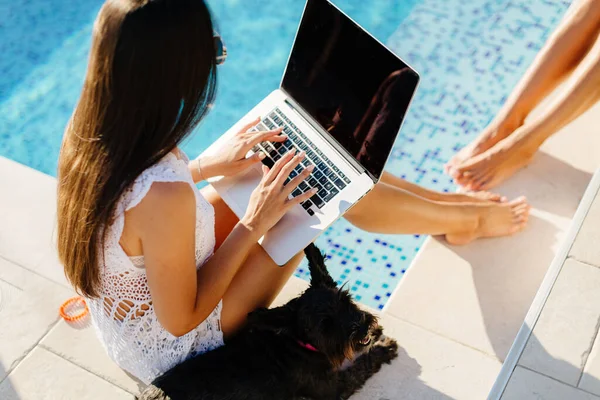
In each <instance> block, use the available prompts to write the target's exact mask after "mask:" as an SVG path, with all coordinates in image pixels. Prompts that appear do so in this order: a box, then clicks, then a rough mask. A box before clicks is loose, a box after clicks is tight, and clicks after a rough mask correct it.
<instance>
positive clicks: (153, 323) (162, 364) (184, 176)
mask: <svg viewBox="0 0 600 400" xmlns="http://www.w3.org/2000/svg"><path fill="white" fill-rule="evenodd" d="M182 157H183V160H180V159H178V158H177V157H176V156H175V155H173V154H171V153H169V154H168V155H167V156H166V157H164V158H163V159H162V160H161V161H159V162H158V163H157V164H156V165H154V166H152V167H150V168H148V169H147V170H145V171H144V172H142V174H140V176H139V177H138V178H137V179H136V180H135V181H134V183H133V184H132V185H131V187H130V188H129V189H128V190H127V191H125V192H124V193H123V195H122V197H121V199H120V200H119V202H118V204H117V207H116V210H115V219H114V222H113V224H112V225H111V226H109V227H108V232H107V237H106V243H105V246H104V249H102V250H104V251H103V253H104V254H102V251H101V252H100V266H99V267H100V271H101V287H100V297H99V298H95V299H87V301H88V304H89V306H90V313H91V315H92V321H93V324H94V327H95V328H96V332H97V334H98V336H99V338H100V340H101V342H102V343H103V345H104V347H105V348H106V351H107V352H108V354H109V356H110V357H111V358H112V359H113V360H114V361H115V362H116V363H117V364H118V365H119V366H120V367H121V368H123V369H125V370H126V371H128V372H129V373H131V374H133V375H134V376H136V377H137V378H139V379H140V380H141V381H143V382H145V383H150V382H151V381H152V380H153V379H154V378H156V377H157V376H159V375H161V374H162V373H164V372H166V371H167V370H169V369H170V368H171V367H173V366H175V365H176V364H179V363H180V362H182V361H184V360H186V359H187V358H189V357H190V356H193V355H196V354H199V353H203V352H206V351H208V350H212V349H214V348H216V347H219V346H221V345H223V334H222V332H221V329H220V323H219V320H220V315H221V306H222V304H221V302H219V304H218V305H217V307H216V308H215V309H214V311H213V312H212V313H211V314H210V316H209V317H208V318H207V319H206V320H205V321H204V322H202V323H201V324H200V325H198V327H196V329H194V330H193V331H191V332H189V333H188V334H186V335H184V336H182V337H179V338H178V337H175V336H173V335H172V334H170V333H169V332H168V331H167V330H165V329H164V328H163V327H162V325H161V324H160V323H159V322H158V319H157V317H156V314H155V313H154V308H153V306H152V297H151V296H150V291H149V289H148V285H147V280H146V270H145V268H144V257H143V256H138V257H128V256H127V255H126V254H125V252H124V251H123V249H122V247H121V246H120V244H119V240H120V238H121V234H122V232H123V225H124V222H125V216H124V214H125V211H127V210H129V209H131V208H133V207H135V206H136V205H137V204H139V203H140V201H141V200H142V199H143V198H144V196H145V195H146V193H148V190H150V187H151V186H152V183H153V182H187V183H189V184H190V185H191V186H192V187H193V188H194V192H195V193H196V265H197V266H198V267H200V266H202V264H204V262H206V260H207V259H208V258H209V257H210V256H212V254H213V251H214V247H215V229H214V225H215V216H214V209H213V207H212V206H211V204H210V203H208V202H207V201H206V200H205V199H204V198H203V197H202V195H201V194H200V192H199V191H198V190H197V189H196V186H195V185H194V182H193V181H192V177H191V174H190V172H189V170H188V166H187V164H188V160H187V157H185V155H183V156H182ZM103 256H104V257H103Z"/></svg>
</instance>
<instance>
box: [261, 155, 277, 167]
mask: <svg viewBox="0 0 600 400" xmlns="http://www.w3.org/2000/svg"><path fill="white" fill-rule="evenodd" d="M262 163H263V164H265V165H266V166H267V167H269V168H273V165H275V161H273V160H271V159H270V158H269V157H265V158H263V160H262Z"/></svg>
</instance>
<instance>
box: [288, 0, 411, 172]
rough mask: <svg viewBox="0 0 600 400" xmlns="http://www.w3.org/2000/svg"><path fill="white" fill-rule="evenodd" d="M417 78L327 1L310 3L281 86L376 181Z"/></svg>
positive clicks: (403, 64) (400, 123) (396, 133)
mask: <svg viewBox="0 0 600 400" xmlns="http://www.w3.org/2000/svg"><path fill="white" fill-rule="evenodd" d="M418 81H419V77H418V75H417V73H416V72H414V70H412V69H410V68H409V67H408V66H407V65H406V64H405V63H403V62H402V61H401V60H400V59H399V58H398V57H396V56H395V55H394V54H393V53H392V52H390V51H389V50H388V49H387V48H385V47H384V46H383V45H381V44H380V43H379V42H377V40H375V39H374V38H373V37H371V36H370V35H369V34H368V33H367V32H365V31H364V30H363V29H362V28H360V27H359V26H358V25H356V24H355V23H354V22H352V21H351V20H350V19H349V18H348V17H346V16H345V15H344V14H342V13H341V12H340V11H339V10H338V9H336V8H335V7H334V6H333V5H331V4H330V3H329V2H328V1H326V0H308V4H307V6H306V10H305V12H304V16H303V18H302V21H301V22H300V28H299V30H298V34H297V37H296V41H295V43H294V47H293V49H292V53H291V55H290V60H289V62H288V66H287V70H286V73H285V76H284V78H283V83H282V87H283V89H284V90H285V91H286V92H288V94H289V95H290V96H291V97H293V98H294V100H295V101H296V102H297V103H298V104H300V105H301V106H302V107H303V108H304V109H305V110H306V111H307V112H308V113H310V115H311V116H312V117H313V118H314V119H315V120H316V121H318V122H319V123H320V124H321V126H322V127H323V129H325V130H326V131H328V132H329V133H330V134H331V135H332V136H333V137H334V138H335V139H336V140H337V141H338V142H339V143H340V144H341V145H342V146H343V147H344V148H345V149H346V150H347V151H348V152H349V153H350V154H352V155H353V156H354V157H355V158H356V159H357V161H358V162H359V163H360V164H361V165H362V166H363V167H365V169H366V170H367V171H369V172H370V173H371V174H372V175H373V176H374V177H376V178H379V177H380V176H381V173H382V172H383V167H384V165H385V162H386V161H387V158H388V156H389V154H390V153H391V150H392V147H393V145H394V141H395V140H396V136H397V135H398V132H399V130H400V126H401V125H402V121H403V119H404V116H405V114H406V111H407V109H408V106H409V104H410V101H411V99H412V96H413V94H414V92H415V90H416V87H417V83H418Z"/></svg>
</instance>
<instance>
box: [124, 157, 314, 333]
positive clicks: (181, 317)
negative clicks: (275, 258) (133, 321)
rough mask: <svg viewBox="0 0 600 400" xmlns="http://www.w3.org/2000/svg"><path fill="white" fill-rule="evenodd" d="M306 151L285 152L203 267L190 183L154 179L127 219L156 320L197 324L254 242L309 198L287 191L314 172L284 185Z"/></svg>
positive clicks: (172, 328)
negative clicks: (197, 252)
mask: <svg viewBox="0 0 600 400" xmlns="http://www.w3.org/2000/svg"><path fill="white" fill-rule="evenodd" d="M303 158H304V154H303V153H302V154H300V155H296V156H294V155H293V154H292V152H290V153H288V154H286V155H284V156H283V157H282V158H281V159H280V160H279V161H277V163H275V165H274V166H273V169H272V170H270V171H269V170H268V168H266V167H263V173H264V176H263V179H262V180H261V182H260V184H259V185H258V187H257V188H256V189H255V190H254V192H253V193H252V196H251V197H250V202H249V205H248V210H247V211H246V215H245V216H244V218H242V221H240V222H239V223H238V224H237V225H236V226H235V227H234V229H233V231H232V232H231V233H230V234H229V236H228V237H227V239H225V241H224V242H223V244H222V245H221V246H220V247H219V249H218V250H217V251H216V252H215V254H214V255H213V256H212V257H211V259H210V260H208V261H207V262H206V263H205V264H204V265H203V266H202V268H200V270H199V271H197V270H196V263H195V237H196V235H195V229H196V197H195V193H194V190H195V189H194V188H192V187H191V186H190V185H189V184H187V183H180V182H176V183H173V182H155V183H154V184H153V185H152V187H151V188H150V191H149V192H148V194H147V195H146V197H144V199H143V200H142V201H141V202H140V204H138V205H137V206H136V207H135V208H133V209H132V210H130V211H128V213H129V215H128V218H127V223H128V224H129V223H131V225H129V226H130V228H131V229H132V230H133V233H134V234H135V235H136V236H138V237H139V238H140V240H141V245H142V249H143V254H144V261H145V264H146V275H147V279H148V287H149V288H150V295H151V297H152V304H153V306H154V310H155V312H156V316H157V317H158V320H159V321H160V323H161V324H162V325H163V327H164V328H165V329H166V330H168V331H169V332H170V333H172V334H173V335H175V336H182V335H185V334H186V333H188V332H189V331H191V330H192V329H194V328H195V327H196V326H198V325H199V324H200V323H201V322H202V321H204V320H205V319H206V318H207V317H208V316H209V315H210V313H211V312H212V311H213V310H214V308H215V307H216V305H217V304H218V303H219V301H220V300H221V299H222V298H223V295H224V294H225V291H226V290H227V288H228V287H229V285H230V284H231V281H232V280H233V277H234V276H235V275H236V273H237V272H238V270H239V268H240V267H241V266H242V264H243V263H244V261H245V260H246V257H247V256H248V253H249V252H250V250H251V249H252V246H254V245H255V244H256V242H257V241H258V239H259V238H260V237H261V236H262V235H263V234H264V233H266V232H267V231H268V230H269V229H271V227H272V226H273V225H275V224H276V223H277V221H279V220H280V219H281V217H283V215H284V214H285V213H286V212H287V211H288V210H289V209H290V208H291V207H293V206H294V205H296V204H299V203H300V202H302V201H304V200H306V199H308V198H309V197H311V196H312V195H313V194H314V193H315V191H314V189H313V190H312V191H308V192H305V193H303V194H301V195H299V196H297V197H295V198H293V199H291V200H288V196H289V195H290V194H291V193H292V191H293V190H294V189H295V188H296V187H297V186H298V185H299V184H300V182H302V181H303V180H304V179H306V177H307V176H308V175H309V174H310V172H311V171H312V167H309V168H306V169H305V170H304V171H303V172H302V173H301V174H299V175H298V176H296V177H295V178H294V179H292V180H291V181H290V182H289V183H288V184H285V179H286V177H288V176H289V175H290V173H291V172H292V170H294V168H295V167H296V166H297V165H298V164H299V163H300V161H302V159H303Z"/></svg>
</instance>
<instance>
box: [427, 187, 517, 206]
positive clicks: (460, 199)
mask: <svg viewBox="0 0 600 400" xmlns="http://www.w3.org/2000/svg"><path fill="white" fill-rule="evenodd" d="M439 201H443V202H446V203H506V202H507V201H508V199H507V198H506V196H502V195H499V194H497V193H491V192H471V191H468V190H464V189H462V188H461V190H459V192H458V193H444V194H443V197H442V198H440V199H439Z"/></svg>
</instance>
